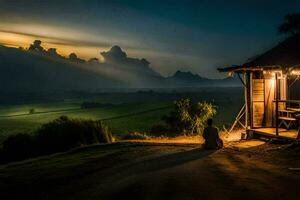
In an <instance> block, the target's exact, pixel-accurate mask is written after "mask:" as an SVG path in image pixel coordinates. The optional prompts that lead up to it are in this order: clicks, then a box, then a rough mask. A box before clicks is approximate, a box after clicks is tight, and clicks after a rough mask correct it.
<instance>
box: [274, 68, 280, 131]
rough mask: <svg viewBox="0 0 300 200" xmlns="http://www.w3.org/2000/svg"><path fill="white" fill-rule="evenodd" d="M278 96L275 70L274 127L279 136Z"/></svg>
mask: <svg viewBox="0 0 300 200" xmlns="http://www.w3.org/2000/svg"><path fill="white" fill-rule="evenodd" d="M278 98H279V85H278V75H277V72H275V128H276V136H279V131H278V124H279V119H278V118H279V116H278Z"/></svg>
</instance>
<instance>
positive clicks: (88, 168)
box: [29, 143, 300, 199]
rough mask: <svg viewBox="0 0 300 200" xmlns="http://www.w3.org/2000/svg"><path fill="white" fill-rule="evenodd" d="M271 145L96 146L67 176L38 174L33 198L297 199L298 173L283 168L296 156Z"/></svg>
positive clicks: (291, 165)
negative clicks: (207, 147)
mask: <svg viewBox="0 0 300 200" xmlns="http://www.w3.org/2000/svg"><path fill="white" fill-rule="evenodd" d="M247 145H248V146H247ZM249 146H250V148H245V149H243V147H249ZM105 148H106V147H105ZM109 148H110V147H109ZM276 148H278V146H274V145H262V146H259V147H251V144H250V145H249V144H245V145H240V144H239V145H233V146H232V145H231V146H229V147H227V148H225V149H223V150H220V151H204V150H202V149H200V148H199V145H195V144H194V145H185V144H149V143H147V144H116V145H115V146H114V147H113V150H112V149H104V150H103V149H102V153H103V152H105V156H101V157H99V158H96V157H95V155H96V154H97V151H98V150H97V151H95V155H94V154H91V158H94V159H93V160H90V159H87V162H86V163H83V164H81V165H80V166H79V169H81V170H80V171H81V174H79V173H76V171H77V170H79V169H77V168H76V167H75V168H74V167H73V168H71V169H69V170H73V172H68V173H69V175H68V176H66V172H64V171H62V172H60V171H59V170H57V173H56V174H53V176H52V178H50V177H49V178H47V176H46V174H44V175H41V177H39V178H42V179H43V181H40V182H39V184H40V187H39V191H42V192H43V193H42V194H41V195H38V198H40V199H297V198H296V195H299V189H300V172H294V171H291V170H289V169H288V168H289V167H296V166H298V167H299V166H300V162H299V161H300V159H299V156H298V158H297V159H295V158H296V157H294V155H287V154H286V153H282V152H280V151H278V150H274V149H276ZM110 152H111V154H110ZM98 153H99V152H98ZM31 164H32V163H31ZM48 175H49V174H48ZM51 183H52V184H51ZM29 190H30V189H29Z"/></svg>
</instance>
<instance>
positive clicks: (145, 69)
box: [100, 45, 160, 76]
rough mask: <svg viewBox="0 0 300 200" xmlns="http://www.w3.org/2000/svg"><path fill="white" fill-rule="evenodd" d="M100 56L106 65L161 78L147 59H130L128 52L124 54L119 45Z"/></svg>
mask: <svg viewBox="0 0 300 200" xmlns="http://www.w3.org/2000/svg"><path fill="white" fill-rule="evenodd" d="M100 54H101V55H102V57H103V59H104V62H105V63H106V64H110V65H112V66H118V67H119V68H124V69H126V70H132V71H136V72H138V73H143V74H148V75H151V76H160V75H159V74H158V73H157V72H155V71H154V70H153V69H151V68H150V62H149V61H147V60H146V59H145V58H142V59H138V58H131V57H128V56H127V54H126V52H124V51H123V50H122V49H121V47H119V46H117V45H115V46H113V47H112V48H111V49H110V50H109V51H106V52H105V51H104V52H101V53H100Z"/></svg>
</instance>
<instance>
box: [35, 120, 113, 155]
mask: <svg viewBox="0 0 300 200" xmlns="http://www.w3.org/2000/svg"><path fill="white" fill-rule="evenodd" d="M37 141H38V144H39V150H40V152H41V153H44V154H47V153H52V152H58V151H65V150H68V149H71V148H74V147H77V146H82V145H88V144H95V143H111V142H112V135H111V132H110V131H109V130H108V128H107V127H105V126H104V125H103V124H102V123H101V122H100V121H92V120H81V119H70V118H68V117H66V116H62V117H60V118H58V119H56V120H54V121H52V122H49V123H47V124H44V125H43V126H42V127H41V128H40V129H38V130H37Z"/></svg>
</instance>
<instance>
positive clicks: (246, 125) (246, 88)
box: [244, 71, 249, 130]
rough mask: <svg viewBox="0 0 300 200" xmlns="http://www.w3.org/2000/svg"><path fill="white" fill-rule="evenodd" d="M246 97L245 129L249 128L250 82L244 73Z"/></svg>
mask: <svg viewBox="0 0 300 200" xmlns="http://www.w3.org/2000/svg"><path fill="white" fill-rule="evenodd" d="M244 84H245V85H244V96H245V127H246V130H247V128H248V111H249V108H248V81H247V72H246V71H245V72H244Z"/></svg>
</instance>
